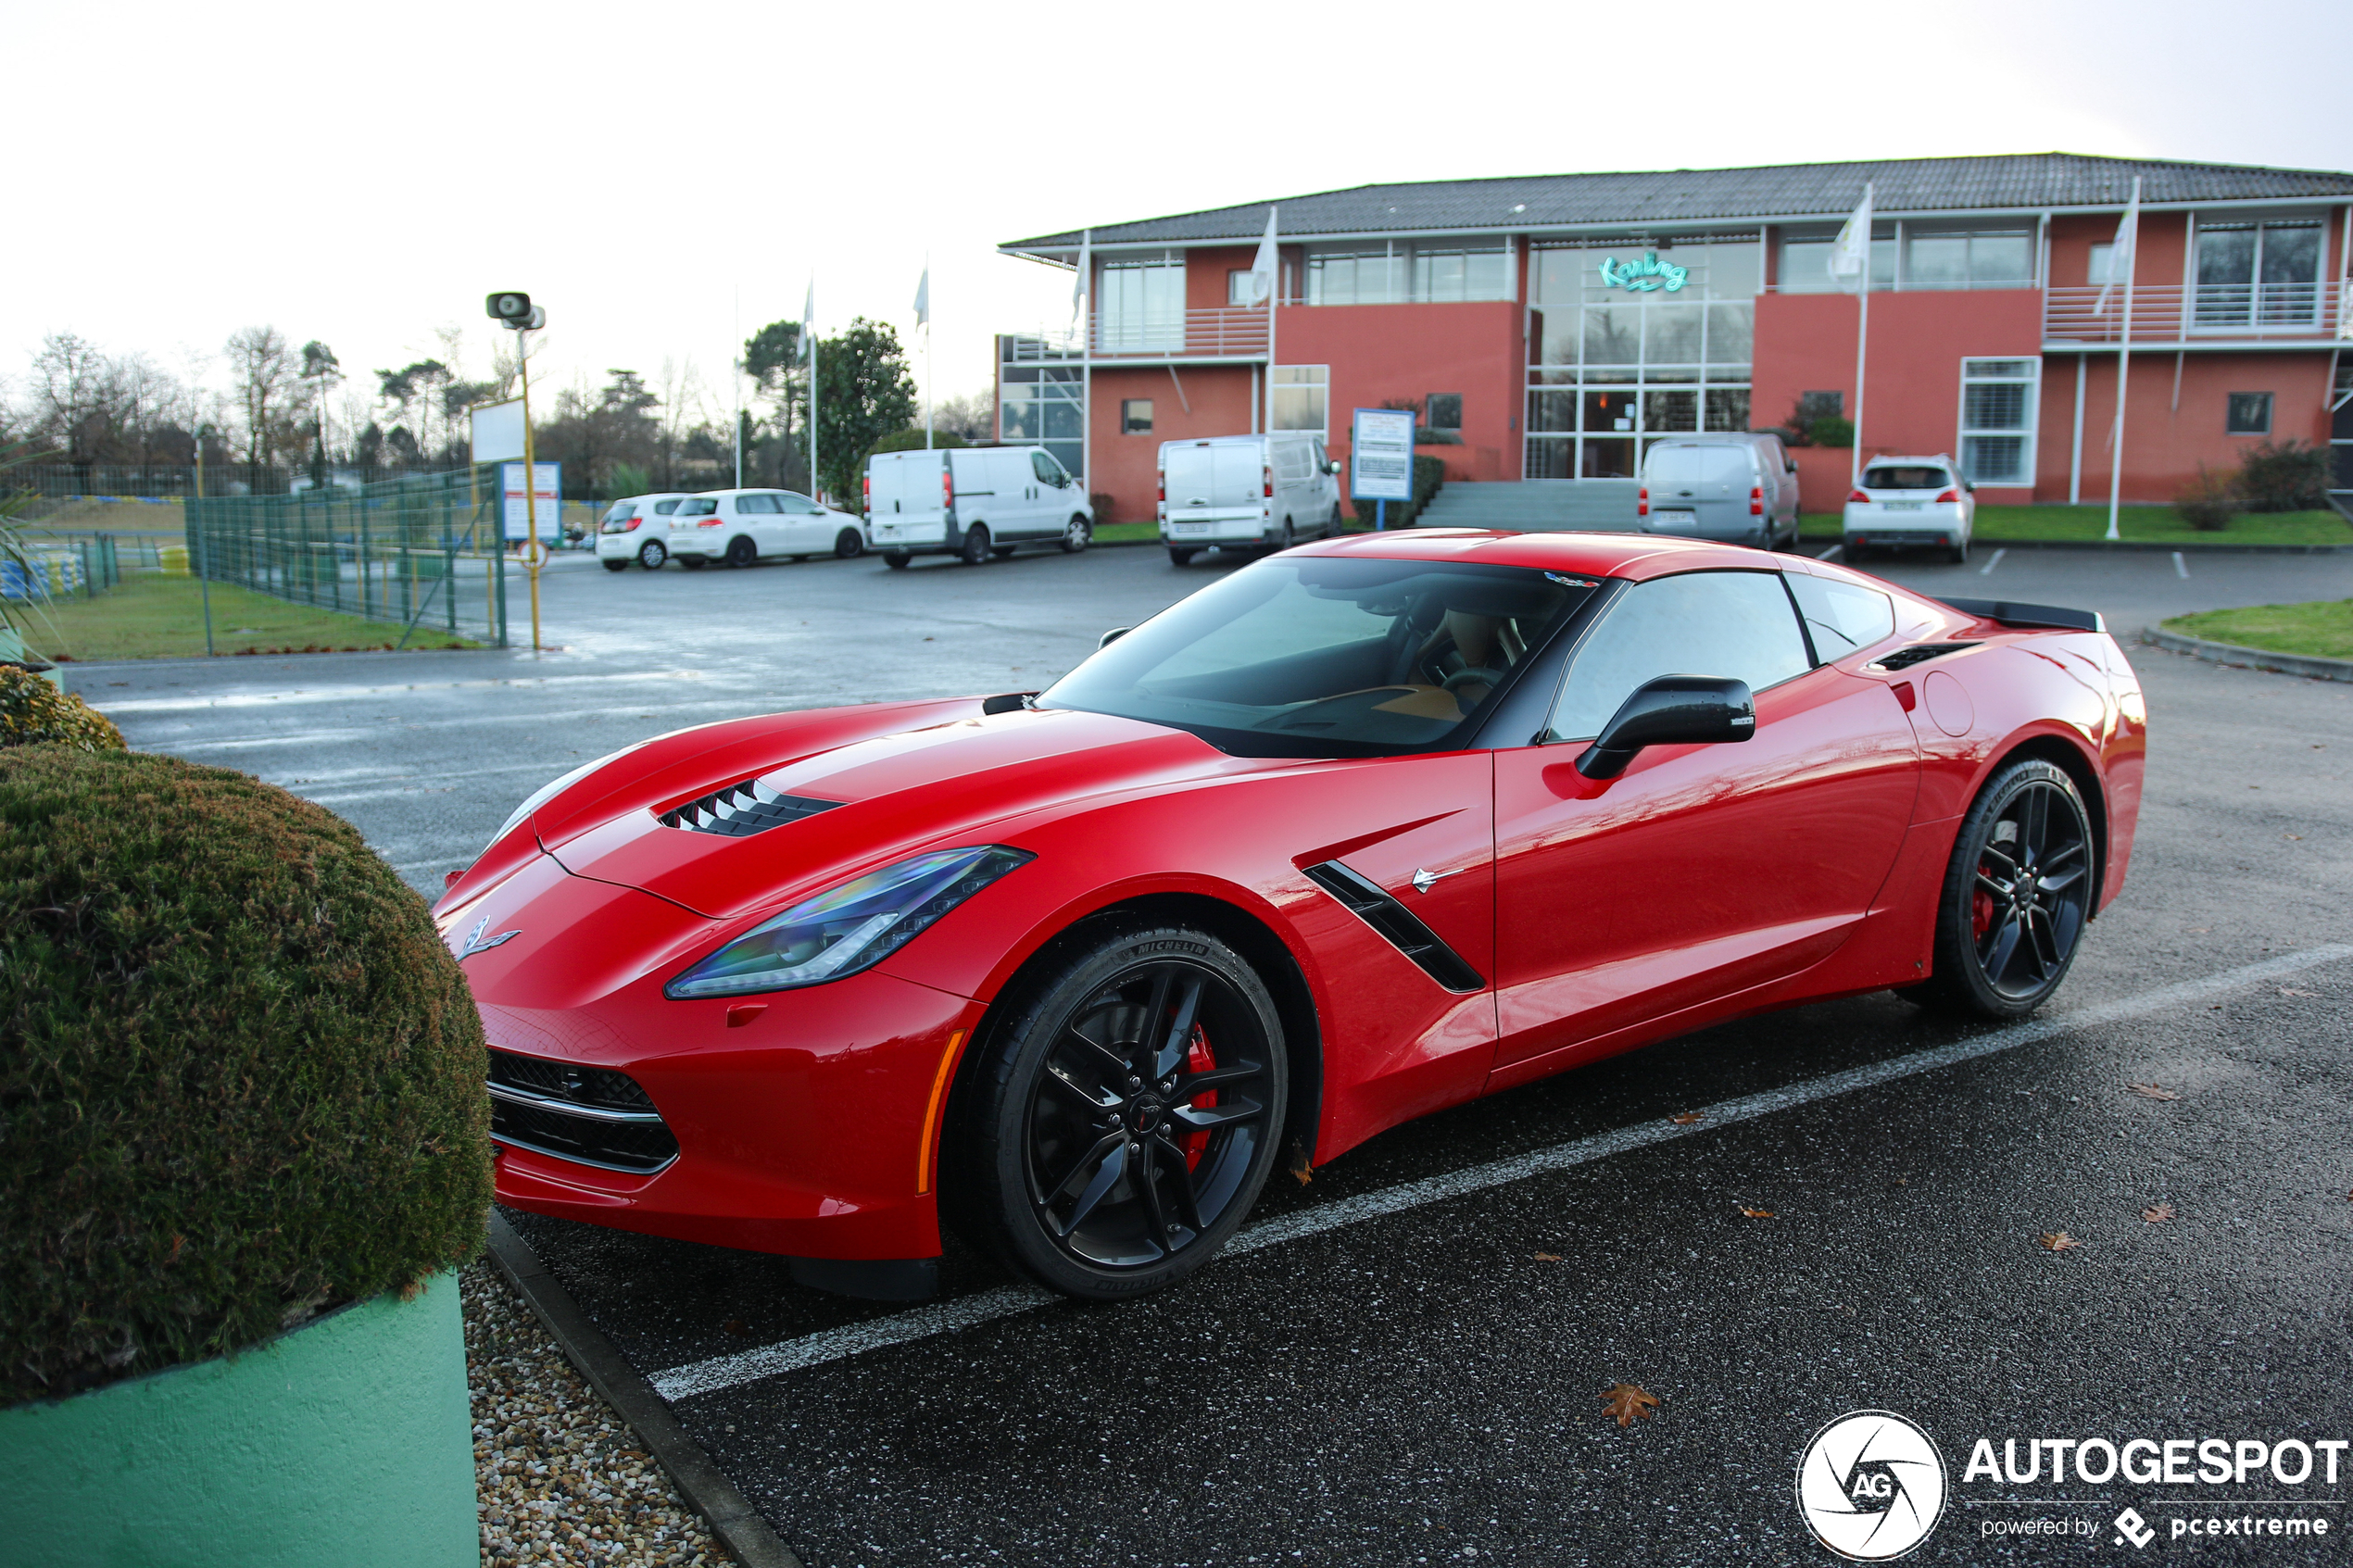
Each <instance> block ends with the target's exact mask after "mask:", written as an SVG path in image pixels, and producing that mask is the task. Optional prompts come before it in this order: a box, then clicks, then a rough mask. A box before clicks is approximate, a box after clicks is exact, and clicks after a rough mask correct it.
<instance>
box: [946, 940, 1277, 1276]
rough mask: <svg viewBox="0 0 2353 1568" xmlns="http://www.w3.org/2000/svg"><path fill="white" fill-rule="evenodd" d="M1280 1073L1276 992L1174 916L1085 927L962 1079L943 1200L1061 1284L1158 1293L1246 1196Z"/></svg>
mask: <svg viewBox="0 0 2353 1568" xmlns="http://www.w3.org/2000/svg"><path fill="white" fill-rule="evenodd" d="M1074 935H1076V934H1074ZM1285 1069H1286V1058H1285V1054H1284V1040H1283V1029H1282V1022H1281V1020H1280V1018H1279V1017H1278V1016H1277V1012H1276V1010H1275V1003H1274V998H1273V997H1271V996H1270V995H1269V994H1268V992H1267V990H1266V987H1265V984H1264V983H1263V982H1261V981H1260V979H1259V977H1258V975H1257V974H1256V973H1255V972H1253V971H1252V969H1251V967H1250V965H1249V964H1248V963H1247V962H1245V961H1244V960H1242V959H1241V957H1240V956H1239V954H1237V953H1236V952H1234V950H1233V949H1232V948H1230V947H1227V946H1226V944H1224V943H1223V942H1221V941H1219V940H1218V939H1217V938H1216V937H1214V936H1212V935H1208V934H1207V933H1205V932H1202V931H1198V930H1194V929H1191V928H1189V927H1184V926H1164V925H1153V926H1150V927H1141V928H1139V926H1138V925H1136V924H1134V923H1127V924H1114V925H1106V926H1103V927H1100V928H1099V929H1098V930H1097V931H1096V932H1095V933H1093V934H1092V935H1086V936H1083V937H1080V938H1079V939H1077V940H1074V941H1071V942H1070V943H1069V945H1068V946H1067V947H1065V948H1064V950H1063V954H1062V956H1061V958H1060V959H1059V960H1050V967H1049V968H1047V969H1046V970H1045V971H1044V972H1042V973H1041V974H1040V975H1039V976H1038V979H1037V980H1036V981H1035V983H1033V984H1030V985H1026V986H1025V987H1024V988H1023V990H1022V991H1021V992H1020V993H1019V998H1018V999H1016V1000H1015V1001H1013V1004H1012V1006H1011V1008H1010V1010H1009V1011H1008V1012H1007V1013H1006V1014H1005V1015H1004V1017H1003V1019H1002V1022H1000V1023H999V1024H998V1025H997V1026H996V1027H995V1028H994V1029H992V1030H991V1031H990V1033H989V1034H988V1036H987V1037H986V1044H985V1046H984V1047H983V1048H982V1049H981V1050H980V1051H979V1052H978V1053H976V1056H975V1060H973V1061H972V1062H971V1063H970V1064H969V1065H968V1067H967V1070H966V1072H965V1073H963V1074H962V1075H961V1076H960V1080H959V1084H958V1087H957V1091H956V1092H957V1114H956V1117H955V1122H954V1124H955V1127H956V1129H957V1132H956V1147H955V1148H954V1151H953V1154H952V1159H953V1160H954V1164H953V1165H952V1166H951V1167H950V1169H951V1170H953V1171H954V1172H955V1173H956V1177H955V1182H954V1186H953V1189H952V1190H951V1191H950V1192H949V1193H947V1194H945V1195H943V1196H945V1197H946V1198H948V1199H949V1200H950V1204H951V1208H952V1211H953V1212H954V1213H955V1215H956V1217H957V1220H958V1223H959V1225H960V1228H962V1229H963V1230H965V1231H966V1232H967V1234H968V1235H969V1236H971V1237H972V1239H975V1240H977V1241H979V1242H981V1243H982V1244H983V1245H985V1246H987V1247H988V1248H989V1249H990V1250H992V1251H994V1252H996V1253H997V1254H998V1255H999V1257H1000V1258H1001V1259H1002V1260H1003V1261H1005V1262H1006V1263H1008V1264H1009V1265H1011V1266H1013V1268H1016V1269H1018V1270H1020V1271H1021V1272H1023V1273H1026V1274H1028V1275H1030V1276H1031V1277H1032V1278H1034V1279H1036V1280H1038V1282H1039V1283H1040V1284H1043V1285H1045V1286H1050V1287H1051V1288H1052V1289H1055V1290H1059V1291H1061V1292H1063V1294H1064V1295H1068V1296H1075V1297H1078V1298H1082V1299H1086V1300H1095V1301H1115V1300H1124V1299H1126V1298H1131V1297H1135V1296H1140V1295H1143V1294H1144V1293H1146V1292H1148V1291H1151V1290H1156V1289H1159V1288H1160V1287H1162V1286H1166V1285H1169V1284H1172V1283H1173V1282H1175V1281H1176V1280H1178V1279H1181V1278H1183V1277H1184V1276H1185V1275H1187V1274H1189V1273H1192V1272H1193V1271H1194V1270H1195V1269H1197V1268H1199V1267H1201V1266H1202V1264H1203V1263H1204V1262H1206V1261H1208V1260H1209V1258H1210V1257H1211V1255H1212V1254H1214V1252H1215V1251H1216V1250H1217V1249H1218V1248H1219V1247H1221V1246H1223V1245H1224V1244H1225V1242H1226V1240H1227V1237H1229V1236H1232V1235H1233V1233H1234V1231H1235V1230H1236V1229H1237V1228H1238V1227H1239V1225H1240V1224H1241V1222H1242V1219H1243V1217H1244V1216H1245V1215H1247V1214H1248V1213H1249V1211H1250V1209H1251V1205H1252V1204H1253V1203H1254V1202H1256V1201H1257V1198H1258V1195H1259V1192H1260V1190H1261V1189H1262V1188H1263V1187H1264V1186H1265V1183H1266V1177H1267V1175H1268V1173H1270V1172H1271V1171H1272V1170H1273V1169H1274V1163H1275V1157H1276V1148H1277V1142H1278V1140H1279V1137H1280V1135H1281V1131H1282V1125H1283V1113H1284V1096H1285V1090H1286V1079H1285Z"/></svg>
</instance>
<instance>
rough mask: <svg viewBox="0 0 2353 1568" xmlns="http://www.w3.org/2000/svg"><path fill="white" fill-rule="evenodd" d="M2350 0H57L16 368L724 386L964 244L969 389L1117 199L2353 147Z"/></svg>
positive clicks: (2256, 155) (25, 218) (44, 56)
mask: <svg viewBox="0 0 2353 1568" xmlns="http://www.w3.org/2000/svg"><path fill="white" fill-rule="evenodd" d="M2342 6H2343V0H2278V3H2275V4H2272V5H2269V6H2263V7H2261V8H2260V9H2259V10H2257V11H2252V12H2247V13H2233V12H2229V11H2228V10H2227V8H2226V9H2224V10H2217V9H2216V8H2215V7H2214V6H2211V5H2198V6H2189V5H2184V4H2181V3H2180V0H2142V3H2139V4H2133V5H2118V4H2109V3H2100V4H2072V5H2070V4H2067V3H2066V0H2060V3H2058V4H2049V3H2047V0H2046V3H2044V4H2024V3H2016V0H1992V3H1989V0H1969V3H1968V4H1949V3H1945V0H1935V3H1920V4H1914V5H1911V6H1829V7H1825V6H1778V7H1769V8H1768V7H1760V6H1754V5H1746V4H1743V5H1738V6H1734V5H1717V4H1712V3H1695V0H1610V3H1608V4H1590V3H1581V0H1571V3H1562V0H1549V3H1546V4H1541V5H1516V4H1497V3H1494V0H1490V3H1489V4H1486V5H1482V6H1470V7H1463V8H1460V9H1456V10H1453V11H1451V12H1450V11H1441V10H1433V9H1432V8H1430V7H1428V6H1403V5H1398V4H1394V3H1392V4H1390V5H1387V6H1339V5H1332V4H1323V5H1316V6H1296V5H1280V4H1277V5H1272V6H1269V5H1260V6H1247V7H1238V6H1214V7H1206V8H1204V7H1197V6H1148V5H1132V4H1130V5H1120V6H1105V5H1094V6H1076V5H1066V4H1059V3H1051V0H1032V3H1030V4H1026V5H1020V6H1006V7H1002V8H993V7H989V6H981V5H973V4H963V5H958V6H922V5H906V4H902V5H896V6H879V5H829V6H808V5H786V6H777V5H774V4H764V5H754V4H671V5H667V6H648V5H642V4H640V5H629V6H622V5H610V4H598V3H573V4H565V5H555V4H547V3H537V4H503V5H502V4H497V3H495V0H494V3H486V4H485V3H474V4H465V5H457V4H447V3H445V0H422V3H416V4H409V5H403V6H321V5H318V4H315V3H313V4H307V5H302V6H293V5H278V6H264V5H240V4H236V3H234V0H231V3H229V4H224V5H216V6H188V5H185V4H181V3H175V4H172V5H169V6H161V5H151V4H136V3H134V4H129V5H120V6H113V7H109V8H107V9H106V10H104V11H103V12H99V11H94V10H92V9H90V8H88V7H85V6H57V5H51V6H41V7H39V8H38V9H34V8H32V7H30V6H29V7H28V9H27V10H26V11H25V12H21V13H18V14H17V19H16V20H15V21H14V22H12V23H11V24H10V30H9V31H10V40H9V43H10V47H9V51H8V53H9V56H10V58H11V61H12V63H13V65H14V67H15V69H13V70H12V71H11V72H10V79H9V82H8V87H7V93H6V99H7V124H8V132H9V134H8V143H9V145H10V150H11V152H12V154H13V155H14V156H13V157H12V158H11V160H10V161H11V162H12V164H13V165H14V166H15V167H16V168H17V169H19V178H18V179H17V181H16V182H14V190H13V194H14V198H15V199H14V200H13V202H12V203H11V211H12V219H13V222H12V226H11V227H12V232H11V233H10V235H9V237H8V242H7V244H6V247H5V252H0V256H4V257H5V259H0V275H5V277H6V289H5V291H0V378H6V379H7V380H8V381H9V382H11V383H14V382H17V381H19V379H20V378H21V376H22V374H23V371H24V367H25V364H26V361H27V360H28V358H30V356H31V353H32V352H33V350H34V349H35V348H36V347H37V346H38V345H39V343H40V340H41V338H42V336H43V334H44V333H46V332H57V331H69V332H78V333H81V334H82V335H83V336H85V337H88V338H91V339H93V340H94V341H96V342H97V343H99V344H100V345H103V346H105V347H107V348H108V349H112V350H117V351H124V350H132V349H143V350H145V351H146V352H148V353H149V354H150V355H152V356H153V357H154V358H156V359H157V361H158V362H159V363H161V364H163V365H164V366H165V367H166V368H168V369H171V370H176V371H179V372H181V373H182V374H187V373H190V372H191V371H192V370H195V371H198V372H200V373H202V374H204V375H206V376H207V378H208V379H210V380H213V381H216V382H218V381H220V380H221V379H222V375H221V370H220V365H219V359H218V356H219V350H220V344H221V341H222V339H223V338H225V337H226V336H227V335H228V334H229V333H230V332H233V331H234V330H235V329H237V328H239V327H243V326H246V325H250V324H254V323H258V322H270V323H273V324H275V325H276V326H278V327H279V328H280V329H281V330H283V332H285V333H286V334H287V335H288V336H289V337H290V338H291V339H292V340H293V341H294V342H295V343H296V344H300V343H302V342H304V341H306V340H308V339H311V338H318V339H321V340H323V341H324V342H326V343H327V344H328V345H331V346H332V347H333V349H334V350H335V352H336V353H337V355H338V356H340V358H341V359H342V362H343V365H344V367H345V369H346V370H347V371H350V372H352V373H354V375H355V376H356V377H361V378H365V376H366V372H367V371H369V370H373V369H376V368H378V367H386V366H395V365H399V364H404V363H407V362H409V361H410V360H412V359H416V358H423V357H425V356H427V355H434V356H436V357H437V356H438V354H439V345H438V344H437V342H436V340H435V336H434V333H435V331H436V329H444V328H447V327H451V326H456V327H459V328H462V329H463V331H464V332H465V333H466V344H467V354H468V356H469V360H470V362H469V364H468V365H467V366H466V367H465V369H466V370H469V371H470V372H473V373H480V372H481V371H482V370H484V369H485V368H486V361H487V353H488V350H489V348H490V346H491V337H492V334H493V333H494V332H497V331H498V330H499V329H497V328H496V327H494V326H493V325H492V324H491V323H490V322H488V321H487V320H485V319H484V316H483V312H482V296H483V295H484V293H486V292H487V291H488V290H490V289H493V288H517V287H520V288H523V289H527V290H529V291H530V292H531V294H532V295H533V296H534V297H535V299H537V300H538V301H540V302H541V303H543V304H544V305H545V306H546V307H547V310H548V313H549V316H550V318H551V320H550V325H549V330H548V331H547V333H546V334H545V341H544V345H543V347H542V349H541V351H540V353H539V354H538V355H537V356H536V357H535V374H534V381H535V387H536V386H538V385H545V384H547V383H554V384H557V385H561V384H567V383H572V382H573V380H574V379H575V378H585V379H587V380H589V381H592V382H599V381H601V380H602V378H603V373H604V371H605V370H606V369H607V368H608V367H611V366H627V367H630V368H632V369H635V370H639V371H640V372H642V373H644V374H645V375H646V377H647V379H648V381H649V382H658V381H659V380H660V378H661V369H662V365H663V362H664V361H665V360H668V361H670V362H671V363H672V364H673V366H675V367H681V368H683V367H684V366H685V365H686V364H687V363H688V362H690V361H691V362H692V364H693V365H694V366H695V367H697V368H698V370H700V372H701V373H702V374H703V376H704V377H705V378H706V380H707V382H708V383H709V384H710V386H711V396H712V399H713V402H714V405H715V406H716V408H724V407H725V406H726V404H727V400H728V397H729V393H728V391H727V384H728V376H727V369H726V368H727V364H728V361H729V359H730V358H732V355H733V352H734V345H735V344H736V342H738V341H739V340H740V339H741V337H742V336H743V335H745V334H746V333H749V332H750V331H752V330H753V329H754V328H755V327H757V326H759V325H760V324H761V323H762V322H766V321H770V320H778V319H782V318H797V317H798V316H799V314H800V307H801V299H802V295H803V291H804V290H805V289H806V288H807V286H808V284H809V281H810V278H811V276H812V273H813V274H814V276H815V279H816V287H817V305H818V320H819V323H820V326H821V328H823V329H824V330H826V331H834V330H837V329H838V328H839V327H840V326H841V325H842V324H843V323H844V322H846V321H847V320H849V318H850V317H851V316H853V315H861V314H862V315H866V316H869V317H874V318H876V319H879V320H887V321H889V322H892V323H893V324H894V325H896V326H897V327H898V328H899V329H900V332H901V334H902V335H903V336H908V337H910V338H912V308H911V306H912V299H913V295H914V290H915V282H916V278H917V275H918V274H919V273H920V272H921V271H922V270H923V267H924V263H925V257H926V255H928V256H929V257H930V262H931V268H932V294H931V298H932V305H933V325H934V331H935V332H936V333H937V351H936V352H937V387H938V390H939V392H940V395H954V394H956V393H960V392H966V391H975V390H980V389H984V388H986V386H987V385H988V379H989V364H988V355H989V337H990V334H991V333H992V332H1003V331H1020V330H1025V329H1035V328H1037V327H1038V326H1040V325H1042V324H1053V325H1057V326H1059V325H1062V324H1064V323H1066V322H1067V320H1068V316H1069V308H1070V278H1069V274H1068V273H1067V272H1062V271H1056V270H1049V269H1047V268H1045V267H1042V266H1039V265H1038V264H1037V263H1033V262H1023V261H1016V260H1013V259H1011V258H1009V257H1000V256H999V255H997V254H996V251H995V246H996V245H999V244H1000V243H1001V242H1003V241H1006V240H1011V239H1017V238H1020V237H1023V236H1026V235H1029V234H1034V233H1041V232H1051V231H1055V230H1061V229H1065V228H1077V227H1079V226H1081V225H1085V224H1102V223H1111V222H1117V221H1121V220H1127V219H1135V218H1147V217H1152V216H1156V215H1159V214H1164V213H1173V212H1183V211H1189V210H1192V209H1195V208H1199V207H1219V206H1225V205H1227V204H1229V203H1237V202H1245V201H1258V200H1264V199H1268V198H1274V197H1280V196H1284V195H1288V194H1304V193H1308V192H1314V191H1320V190H1329V189H1333V188H1337V187H1342V186H1349V185H1357V184H1364V183H1367V182H1379V181H1397V180H1431V179H1448V178H1458V177H1477V176H1486V175H1501V174H1541V173H1558V172H1572V171H1579V170H1597V169H1657V168H1677V167H1707V166H1719V165H1736V164H1756V163H1783V162H1804V161H1813V160H1831V159H1842V158H1869V157H1922V156H1935V155H1964V154H1975V153H2017V152H2043V151H2050V150H2054V149H2057V150H2065V151H2070V152H2082V153H2095V154H2107V155H2115V156H2123V157H2169V158H2186V159H2195V160H2201V161H2212V162H2223V163H2261V164H2274V165H2282V166H2288V167H2296V168H2310V169H2353V115H2347V113H2346V111H2345V107H2344V98H2343V73H2344V70H2345V69H2346V67H2347V64H2348V63H2349V62H2353V50H2349V49H2348V47H2347V31H2346V27H2345V18H2346V13H2345V11H2344V9H2343V8H2342ZM2233 16H2235V17H2238V20H2236V21H2233V20H2232V19H2231V18H2232V17H2233ZM739 297H740V305H739V304H738V298H739ZM911 350H912V359H913V361H914V364H915V368H916V371H917V374H918V376H920V375H921V374H922V373H923V352H922V348H921V345H920V342H919V341H916V342H912V343H911Z"/></svg>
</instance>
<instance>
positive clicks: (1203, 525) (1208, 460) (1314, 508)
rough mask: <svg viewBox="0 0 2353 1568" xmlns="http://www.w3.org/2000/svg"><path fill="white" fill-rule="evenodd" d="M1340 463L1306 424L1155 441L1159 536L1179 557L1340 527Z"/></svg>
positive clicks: (1288, 541)
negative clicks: (1157, 450)
mask: <svg viewBox="0 0 2353 1568" xmlns="http://www.w3.org/2000/svg"><path fill="white" fill-rule="evenodd" d="M1339 474H1340V465H1339V464H1338V463H1336V462H1333V461H1332V460H1331V458H1330V457H1329V456H1328V455H1327V453H1326V452H1325V450H1324V438H1323V437H1322V436H1320V435H1316V434H1314V433H1311V432H1308V431H1297V430H1286V431H1277V432H1276V433H1274V434H1272V435H1214V436H1211V437H1210V438H1209V439H1208V440H1206V441H1164V442H1162V443H1161V444H1160V540H1161V543H1162V544H1164V545H1166V546H1168V558H1169V559H1170V560H1172V561H1175V562H1176V564H1177V565H1178V566H1182V565H1184V564H1185V563H1186V562H1187V561H1189V560H1190V559H1192V558H1193V557H1195V556H1196V555H1199V554H1200V553H1201V552H1202V551H1203V550H1206V549H1227V550H1234V549H1253V550H1255V549H1263V548H1265V547H1266V546H1273V547H1275V548H1276V549H1278V550H1280V549H1288V548H1289V547H1290V546H1292V545H1293V544H1296V543H1297V542H1298V541H1300V540H1302V539H1321V538H1323V537H1324V536H1325V535H1327V534H1330V533H1339V532H1340V479H1339Z"/></svg>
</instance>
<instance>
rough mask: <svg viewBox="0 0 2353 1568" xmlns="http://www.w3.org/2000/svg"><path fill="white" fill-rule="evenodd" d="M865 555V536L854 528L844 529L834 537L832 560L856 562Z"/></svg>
mask: <svg viewBox="0 0 2353 1568" xmlns="http://www.w3.org/2000/svg"><path fill="white" fill-rule="evenodd" d="M865 553H866V536H865V535H864V534H863V533H859V532H858V531H857V530H856V529H854V528H845V529H843V530H842V531H841V532H840V533H837V534H835V535H834V558H835V559H836V560H856V559H857V558H859V557H860V556H862V555H864V554H865Z"/></svg>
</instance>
